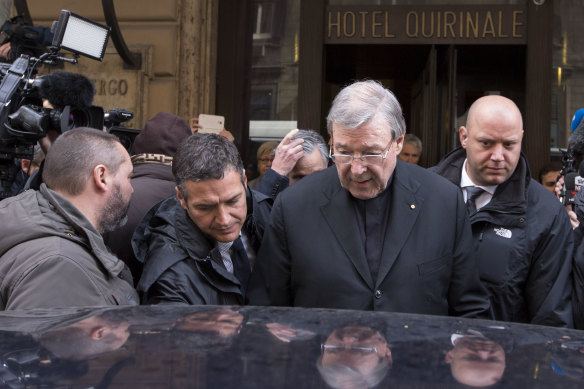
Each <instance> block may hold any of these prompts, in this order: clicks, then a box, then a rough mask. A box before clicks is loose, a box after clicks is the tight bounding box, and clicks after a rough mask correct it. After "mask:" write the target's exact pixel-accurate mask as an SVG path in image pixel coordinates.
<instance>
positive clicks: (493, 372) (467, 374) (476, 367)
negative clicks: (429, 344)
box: [445, 337, 505, 387]
mask: <svg viewBox="0 0 584 389" xmlns="http://www.w3.org/2000/svg"><path fill="white" fill-rule="evenodd" d="M445 361H446V363H448V364H450V371H451V372H452V376H453V377H454V379H455V380H457V381H458V382H460V383H461V384H465V385H469V386H474V387H482V386H489V385H493V384H495V383H497V382H499V381H500V380H501V377H502V376H503V372H504V371H505V352H504V351H503V348H502V347H501V346H500V345H499V344H498V343H495V342H493V341H491V340H489V339H484V338H472V337H462V338H459V339H457V340H456V341H455V343H454V348H453V349H452V350H450V351H449V352H448V353H446V357H445Z"/></svg>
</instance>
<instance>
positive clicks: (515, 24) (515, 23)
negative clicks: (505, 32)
mask: <svg viewBox="0 0 584 389" xmlns="http://www.w3.org/2000/svg"><path fill="white" fill-rule="evenodd" d="M521 14H523V11H513V38H523V34H519V33H517V29H518V28H519V27H520V26H523V23H521V22H520V21H518V19H519V15H521Z"/></svg>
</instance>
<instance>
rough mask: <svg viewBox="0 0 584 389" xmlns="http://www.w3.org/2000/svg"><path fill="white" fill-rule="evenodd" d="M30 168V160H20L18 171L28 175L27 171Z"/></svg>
mask: <svg viewBox="0 0 584 389" xmlns="http://www.w3.org/2000/svg"><path fill="white" fill-rule="evenodd" d="M29 167H30V159H25V158H23V159H21V160H20V169H21V170H22V171H23V172H25V173H28V169H29Z"/></svg>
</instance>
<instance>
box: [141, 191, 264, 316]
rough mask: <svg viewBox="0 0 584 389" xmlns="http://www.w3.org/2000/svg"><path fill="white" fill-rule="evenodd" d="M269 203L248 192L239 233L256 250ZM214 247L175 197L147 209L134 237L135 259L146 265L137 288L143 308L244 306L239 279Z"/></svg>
mask: <svg viewBox="0 0 584 389" xmlns="http://www.w3.org/2000/svg"><path fill="white" fill-rule="evenodd" d="M272 203H273V200H272V199H271V198H268V197H267V196H264V195H263V194H261V193H259V192H255V191H252V190H250V189H248V190H247V218H246V220H245V223H244V225H243V230H244V231H245V232H246V234H247V236H248V237H249V238H250V240H251V244H252V246H253V248H254V249H255V250H256V252H257V250H259V245H260V243H261V239H262V236H263V232H264V228H265V225H266V223H268V221H269V216H270V211H271V209H272ZM213 243H214V242H212V241H211V240H210V239H209V238H207V237H206V236H205V235H204V234H203V233H202V232H201V230H200V229H199V228H198V227H197V225H196V224H195V223H194V222H193V221H192V220H191V219H190V217H189V216H188V214H187V212H186V211H185V210H184V209H183V208H182V207H181V205H180V202H179V201H178V199H177V198H176V196H172V197H169V198H167V199H166V200H163V201H161V202H160V203H158V204H156V205H155V206H154V207H153V208H152V209H150V211H148V213H147V214H146V216H145V217H144V219H143V220H142V222H141V223H140V224H139V225H138V227H137V228H136V231H135V232H134V235H133V238H132V247H133V248H134V253H135V255H136V258H137V259H138V260H139V261H141V262H143V263H144V270H143V272H142V277H141V278H140V282H139V283H138V287H137V289H138V293H139V294H140V298H141V302H142V304H157V303H186V304H191V305H202V304H211V305H242V304H243V303H244V301H243V300H244V298H243V295H242V293H241V289H240V283H239V280H238V279H237V277H235V275H233V274H232V273H229V272H228V271H227V270H226V269H225V266H224V265H223V261H222V259H221V254H220V253H219V250H218V249H217V248H216V247H214V244H213Z"/></svg>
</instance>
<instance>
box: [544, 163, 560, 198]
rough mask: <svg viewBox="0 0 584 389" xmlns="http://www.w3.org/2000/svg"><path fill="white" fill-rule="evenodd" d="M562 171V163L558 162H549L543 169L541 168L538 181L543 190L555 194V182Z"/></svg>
mask: <svg viewBox="0 0 584 389" xmlns="http://www.w3.org/2000/svg"><path fill="white" fill-rule="evenodd" d="M561 170H562V163H561V162H558V161H554V162H551V163H549V164H547V165H545V166H544V167H542V168H541V169H540V171H539V174H538V180H539V183H540V184H541V185H543V187H544V188H546V189H547V190H549V191H550V192H552V193H553V194H555V193H556V180H557V179H558V175H559V174H560V171H561Z"/></svg>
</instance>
